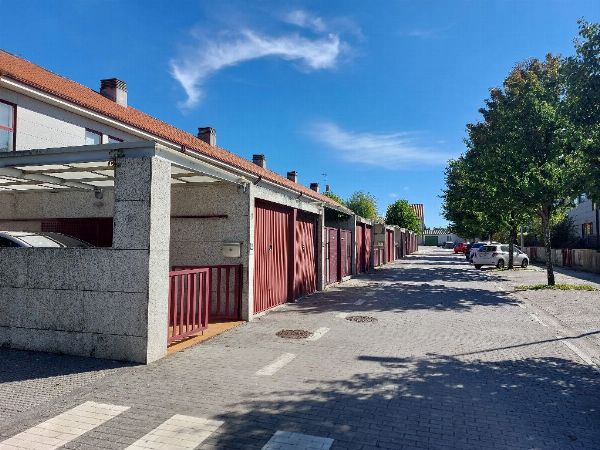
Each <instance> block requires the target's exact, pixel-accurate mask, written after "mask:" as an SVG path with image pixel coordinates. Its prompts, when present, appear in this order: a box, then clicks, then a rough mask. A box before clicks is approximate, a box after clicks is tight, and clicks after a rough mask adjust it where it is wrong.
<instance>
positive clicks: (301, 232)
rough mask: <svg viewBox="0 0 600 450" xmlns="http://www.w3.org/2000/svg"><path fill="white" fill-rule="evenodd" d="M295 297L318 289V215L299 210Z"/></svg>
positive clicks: (297, 218)
mask: <svg viewBox="0 0 600 450" xmlns="http://www.w3.org/2000/svg"><path fill="white" fill-rule="evenodd" d="M293 286H294V292H293V298H298V297H302V296H303V295H306V294H311V293H313V292H315V291H316V290H317V216H316V215H314V214H309V213H305V212H302V211H298V212H297V215H296V226H295V252H294V282H293Z"/></svg>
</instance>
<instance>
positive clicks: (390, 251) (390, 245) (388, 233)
mask: <svg viewBox="0 0 600 450" xmlns="http://www.w3.org/2000/svg"><path fill="white" fill-rule="evenodd" d="M385 237H386V247H387V248H386V250H387V257H386V262H392V261H394V260H395V259H396V258H395V257H394V231H393V230H385Z"/></svg>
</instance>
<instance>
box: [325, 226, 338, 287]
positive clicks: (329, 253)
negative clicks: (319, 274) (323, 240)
mask: <svg viewBox="0 0 600 450" xmlns="http://www.w3.org/2000/svg"><path fill="white" fill-rule="evenodd" d="M325 233H327V246H326V255H325V256H326V258H327V265H326V267H327V273H326V274H325V279H326V280H327V284H331V283H335V282H336V281H337V280H338V263H339V261H338V230H337V228H325Z"/></svg>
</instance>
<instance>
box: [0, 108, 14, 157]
mask: <svg viewBox="0 0 600 450" xmlns="http://www.w3.org/2000/svg"><path fill="white" fill-rule="evenodd" d="M16 112H17V108H16V107H15V105H13V104H12V103H8V102H5V101H3V100H0V152H12V151H13V150H14V149H15V122H16Z"/></svg>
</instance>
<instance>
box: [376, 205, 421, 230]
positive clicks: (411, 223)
mask: <svg viewBox="0 0 600 450" xmlns="http://www.w3.org/2000/svg"><path fill="white" fill-rule="evenodd" d="M385 223H387V224H388V225H397V226H399V227H402V228H406V229H408V230H412V231H414V232H415V233H421V232H422V230H421V220H420V219H419V218H418V217H417V214H416V213H415V210H414V209H413V207H412V206H411V204H410V203H408V201H407V200H396V201H395V202H394V203H392V204H390V205H389V206H388V208H387V212H386V214H385Z"/></svg>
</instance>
